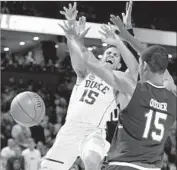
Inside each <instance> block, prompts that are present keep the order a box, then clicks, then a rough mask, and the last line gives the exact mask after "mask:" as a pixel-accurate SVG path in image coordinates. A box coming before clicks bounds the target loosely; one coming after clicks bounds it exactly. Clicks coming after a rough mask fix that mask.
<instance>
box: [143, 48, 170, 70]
mask: <svg viewBox="0 0 177 170" xmlns="http://www.w3.org/2000/svg"><path fill="white" fill-rule="evenodd" d="M141 58H142V61H143V62H144V61H145V62H146V63H147V64H148V66H149V68H150V69H151V71H152V72H153V73H164V72H165V70H166V69H167V67H168V53H167V51H166V50H165V48H163V47H161V46H159V45H153V46H151V47H149V48H147V49H146V50H145V51H144V52H143V54H142V56H141Z"/></svg>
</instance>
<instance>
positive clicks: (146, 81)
mask: <svg viewBox="0 0 177 170" xmlns="http://www.w3.org/2000/svg"><path fill="white" fill-rule="evenodd" d="M146 82H147V83H149V84H150V85H152V86H154V87H156V88H159V89H161V88H165V86H157V85H155V84H153V83H151V82H149V81H146Z"/></svg>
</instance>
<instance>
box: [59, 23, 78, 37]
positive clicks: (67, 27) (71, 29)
mask: <svg viewBox="0 0 177 170" xmlns="http://www.w3.org/2000/svg"><path fill="white" fill-rule="evenodd" d="M58 25H59V26H60V28H61V29H62V30H63V31H64V33H65V36H66V38H67V39H72V38H77V37H78V35H77V31H76V24H75V22H74V23H73V24H71V23H69V22H66V21H63V25H61V24H58Z"/></svg>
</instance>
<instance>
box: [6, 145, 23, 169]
mask: <svg viewBox="0 0 177 170" xmlns="http://www.w3.org/2000/svg"><path fill="white" fill-rule="evenodd" d="M14 151H15V156H12V157H10V158H9V159H8V160H7V169H6V170H25V169H24V165H25V162H24V157H23V156H22V155H21V148H20V147H19V146H18V145H17V146H16V147H15V148H14Z"/></svg>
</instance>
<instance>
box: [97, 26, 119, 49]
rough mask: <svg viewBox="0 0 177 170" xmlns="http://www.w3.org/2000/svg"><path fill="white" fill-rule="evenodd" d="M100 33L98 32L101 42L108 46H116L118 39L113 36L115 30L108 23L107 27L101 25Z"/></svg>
mask: <svg viewBox="0 0 177 170" xmlns="http://www.w3.org/2000/svg"><path fill="white" fill-rule="evenodd" d="M101 30H102V31H98V32H99V33H100V34H101V35H102V36H103V38H102V41H103V42H105V43H107V44H109V45H115V46H116V44H117V42H118V41H120V38H119V37H118V35H116V34H115V29H114V28H113V26H112V25H111V24H110V23H108V26H107V25H105V24H103V25H102V26H101Z"/></svg>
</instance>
